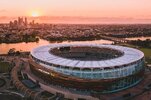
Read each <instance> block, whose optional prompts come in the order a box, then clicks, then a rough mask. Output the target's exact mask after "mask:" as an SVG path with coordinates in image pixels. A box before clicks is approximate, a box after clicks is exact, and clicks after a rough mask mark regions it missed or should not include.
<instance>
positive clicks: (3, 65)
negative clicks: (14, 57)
mask: <svg viewBox="0 0 151 100" xmlns="http://www.w3.org/2000/svg"><path fill="white" fill-rule="evenodd" d="M9 69H10V67H9V63H8V62H0V73H5V72H8V71H9Z"/></svg>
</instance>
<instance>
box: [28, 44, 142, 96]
mask: <svg viewBox="0 0 151 100" xmlns="http://www.w3.org/2000/svg"><path fill="white" fill-rule="evenodd" d="M29 64H30V70H31V72H32V73H33V74H34V75H36V76H37V77H39V78H41V79H42V80H43V81H45V82H46V83H49V84H52V85H54V86H59V87H62V88H66V89H69V90H74V91H78V92H85V93H91V94H93V93H112V92H117V91H120V90H123V89H127V88H129V87H132V86H134V85H136V84H138V83H139V82H140V81H141V80H142V79H143V76H144V54H143V53H142V52H141V51H139V50H137V49H133V48H129V47H123V46H116V45H102V44H50V45H45V46H40V47H37V48H35V49H33V50H32V51H31V54H30V60H29Z"/></svg>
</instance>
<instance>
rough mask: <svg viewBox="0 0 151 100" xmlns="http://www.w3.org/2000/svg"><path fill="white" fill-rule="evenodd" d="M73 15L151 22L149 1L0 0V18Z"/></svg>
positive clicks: (150, 1) (150, 4) (150, 2)
mask: <svg viewBox="0 0 151 100" xmlns="http://www.w3.org/2000/svg"><path fill="white" fill-rule="evenodd" d="M3 16H6V17H17V16H37V17H38V16H60V17H61V16H72V17H86V18H101V19H105V20H115V19H116V20H117V21H121V20H124V21H125V20H126V21H132V20H133V21H134V22H135V21H136V22H137V21H140V22H141V21H142V22H143V21H144V22H148V21H149V22H151V20H150V19H151V0H0V17H2V18H3Z"/></svg>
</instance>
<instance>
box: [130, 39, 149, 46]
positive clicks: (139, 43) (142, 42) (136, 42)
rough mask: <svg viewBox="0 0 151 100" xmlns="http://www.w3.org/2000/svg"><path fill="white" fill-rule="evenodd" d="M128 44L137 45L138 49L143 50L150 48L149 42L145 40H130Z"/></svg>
mask: <svg viewBox="0 0 151 100" xmlns="http://www.w3.org/2000/svg"><path fill="white" fill-rule="evenodd" d="M129 43H130V44H133V45H137V46H140V47H145V48H151V40H150V39H146V40H140V39H138V40H131V41H129Z"/></svg>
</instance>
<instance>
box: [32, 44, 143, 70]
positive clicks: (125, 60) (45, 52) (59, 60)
mask: <svg viewBox="0 0 151 100" xmlns="http://www.w3.org/2000/svg"><path fill="white" fill-rule="evenodd" d="M66 46H90V47H98V48H110V49H115V50H119V51H121V52H123V53H124V54H123V55H122V56H120V57H117V58H113V59H109V60H100V61H80V60H72V59H68V58H63V57H59V56H56V55H53V54H51V53H50V52H49V50H50V49H53V48H57V47H66ZM31 55H32V56H33V57H35V58H37V59H39V60H42V61H44V62H48V63H51V64H56V65H61V66H69V67H79V68H105V67H114V66H121V65H125V64H129V63H132V62H135V61H137V60H140V59H141V58H142V57H144V54H143V53H142V52H141V51H139V50H137V49H133V48H128V47H123V46H116V45H102V44H50V45H45V46H40V47H37V48H35V49H33V50H32V51H31Z"/></svg>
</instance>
